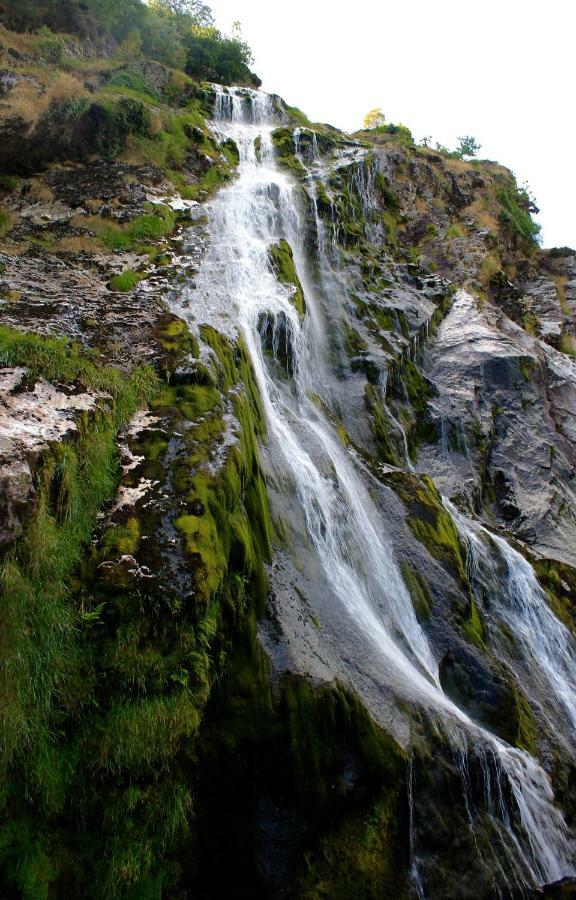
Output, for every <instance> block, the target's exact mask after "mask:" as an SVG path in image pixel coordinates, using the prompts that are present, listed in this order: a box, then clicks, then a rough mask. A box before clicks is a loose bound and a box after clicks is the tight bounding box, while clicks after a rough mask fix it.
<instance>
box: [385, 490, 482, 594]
mask: <svg viewBox="0 0 576 900" xmlns="http://www.w3.org/2000/svg"><path fill="white" fill-rule="evenodd" d="M382 478H383V480H384V481H385V483H387V484H389V485H390V487H391V488H392V489H393V490H394V491H395V492H396V493H397V494H398V496H399V497H400V499H401V500H402V501H403V503H404V504H405V506H406V509H407V523H408V525H409V527H410V529H411V531H412V533H413V534H414V536H415V537H416V538H418V540H419V541H421V543H423V544H424V546H425V547H426V548H427V549H428V551H429V552H430V553H431V554H432V556H433V557H434V558H435V559H437V560H438V561H439V562H440V563H441V564H442V565H443V566H444V568H445V569H446V571H447V572H449V574H450V575H452V576H453V577H454V578H455V579H457V581H459V583H460V585H461V586H462V587H463V588H464V590H465V591H466V593H467V594H468V595H469V594H470V584H469V581H468V576H467V572H466V563H465V558H466V554H465V550H464V548H463V546H462V544H461V542H460V538H459V536H458V531H457V528H456V526H455V524H454V522H453V521H452V517H451V516H450V513H449V512H448V510H447V509H446V507H445V506H444V505H443V503H442V497H441V496H440V494H439V492H438V489H437V488H436V486H435V485H434V482H433V481H432V479H431V478H429V477H428V476H427V475H422V476H418V475H416V474H414V473H411V472H387V473H385V474H383V476H382Z"/></svg>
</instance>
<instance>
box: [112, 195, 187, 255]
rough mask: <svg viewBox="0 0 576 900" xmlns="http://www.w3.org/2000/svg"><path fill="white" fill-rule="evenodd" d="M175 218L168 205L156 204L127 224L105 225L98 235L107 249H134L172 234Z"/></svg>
mask: <svg viewBox="0 0 576 900" xmlns="http://www.w3.org/2000/svg"><path fill="white" fill-rule="evenodd" d="M176 218H177V217H176V213H175V212H174V211H173V210H171V209H170V207H168V206H161V205H158V206H156V207H155V209H154V211H153V212H149V213H145V214H144V215H142V216H138V218H137V219H134V220H133V221H132V222H130V223H129V224H128V225H124V226H121V225H105V226H104V227H103V229H102V232H101V235H100V237H101V238H102V240H103V242H104V244H105V245H106V247H108V249H109V250H136V249H138V247H139V246H141V245H142V244H145V243H147V242H150V241H159V240H161V239H162V238H164V237H167V236H168V235H169V234H172V232H173V231H174V228H175V227H176Z"/></svg>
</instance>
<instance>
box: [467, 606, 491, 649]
mask: <svg viewBox="0 0 576 900" xmlns="http://www.w3.org/2000/svg"><path fill="white" fill-rule="evenodd" d="M462 631H463V632H464V634H465V636H466V639H467V640H468V641H470V643H471V644H474V646H476V647H479V648H480V649H481V650H482V649H484V647H485V644H484V623H483V621H482V617H481V615H480V611H479V610H478V607H477V606H476V604H475V603H474V601H473V600H470V603H469V607H468V614H467V616H466V618H465V619H464V621H463V622H462Z"/></svg>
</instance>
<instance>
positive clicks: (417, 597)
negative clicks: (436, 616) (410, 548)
mask: <svg viewBox="0 0 576 900" xmlns="http://www.w3.org/2000/svg"><path fill="white" fill-rule="evenodd" d="M401 570H402V578H403V579H404V584H405V585H406V587H407V588H408V592H409V594H410V597H411V598H412V606H413V607H414V612H415V613H416V618H417V620H418V621H419V622H420V623H422V622H427V621H428V619H429V618H430V613H431V612H432V605H433V602H434V601H433V598H432V594H431V593H430V588H429V587H428V584H427V583H426V580H425V579H424V578H423V577H422V575H421V574H420V573H419V572H418V570H417V569H415V568H414V567H413V566H412V565H410V563H409V562H408V561H407V560H405V559H403V560H402V562H401Z"/></svg>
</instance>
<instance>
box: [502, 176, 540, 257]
mask: <svg viewBox="0 0 576 900" xmlns="http://www.w3.org/2000/svg"><path fill="white" fill-rule="evenodd" d="M497 197H498V201H499V203H500V205H501V212H500V219H501V221H502V222H504V223H505V225H506V226H507V227H508V228H509V229H510V230H511V231H512V233H513V234H515V235H517V236H518V237H519V238H520V239H521V240H523V241H524V242H525V243H526V244H527V245H528V246H530V245H532V244H534V242H535V241H536V238H537V237H538V235H539V233H540V225H538V223H537V222H534V221H533V220H532V217H531V216H530V212H529V208H530V203H529V199H528V196H527V194H526V192H525V191H522V190H520V189H519V188H517V187H516V185H515V184H513V185H511V186H509V187H506V188H503V189H502V190H500V191H498V194H497Z"/></svg>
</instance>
